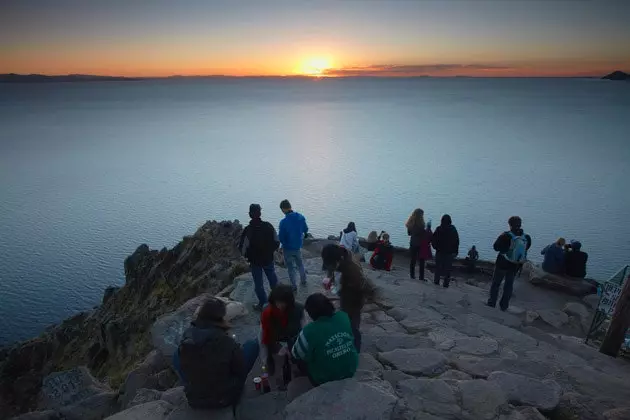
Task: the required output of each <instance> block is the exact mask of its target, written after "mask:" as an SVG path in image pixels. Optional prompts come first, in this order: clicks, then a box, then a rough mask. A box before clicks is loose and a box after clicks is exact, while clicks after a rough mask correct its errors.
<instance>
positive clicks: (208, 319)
mask: <svg viewBox="0 0 630 420" xmlns="http://www.w3.org/2000/svg"><path fill="white" fill-rule="evenodd" d="M225 313H226V309H225V302H223V301H222V300H221V299H217V298H215V297H212V298H210V299H208V300H207V301H205V302H204V303H203V304H202V305H201V306H199V307H198V308H197V311H196V312H195V317H194V321H193V323H194V325H195V326H196V327H198V328H208V327H211V326H215V327H219V328H223V329H226V330H227V329H229V328H230V324H228V323H227V321H225V320H224V319H223V318H224V317H225Z"/></svg>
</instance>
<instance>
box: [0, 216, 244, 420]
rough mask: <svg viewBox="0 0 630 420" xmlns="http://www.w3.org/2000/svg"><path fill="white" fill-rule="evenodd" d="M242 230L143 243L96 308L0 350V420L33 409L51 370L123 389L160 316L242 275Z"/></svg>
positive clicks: (212, 229)
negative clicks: (79, 372) (87, 374)
mask: <svg viewBox="0 0 630 420" xmlns="http://www.w3.org/2000/svg"><path fill="white" fill-rule="evenodd" d="M241 231H242V226H241V225H240V223H239V222H238V221H234V222H216V221H210V222H207V223H205V224H204V225H203V226H201V227H200V228H199V229H198V230H197V232H195V234H194V235H192V236H186V237H184V238H183V239H182V241H181V242H179V243H178V244H177V245H176V246H175V247H173V248H172V249H166V248H164V249H162V250H160V251H157V250H151V249H149V247H148V246H147V245H141V246H139V247H138V249H136V251H135V252H134V253H133V254H132V255H130V256H129V257H128V258H127V259H126V260H125V262H124V266H125V284H124V286H122V287H120V288H118V287H110V288H108V289H106V290H105V293H104V296H103V302H102V304H101V305H100V306H99V307H97V308H96V309H94V310H93V311H88V312H82V313H80V314H78V315H76V316H74V317H72V318H69V319H67V320H65V321H63V322H62V323H61V324H59V325H57V326H53V327H51V328H49V329H48V330H47V331H46V332H44V333H43V334H42V335H40V336H39V337H37V338H34V339H32V340H28V341H26V342H23V343H19V344H17V345H15V346H13V347H12V348H6V349H2V350H0V418H5V417H9V416H11V415H14V414H17V413H20V412H24V411H29V410H32V409H33V408H35V407H36V406H37V404H38V401H37V395H38V392H39V389H40V387H41V384H42V378H44V377H45V376H46V375H48V374H49V373H51V372H55V371H61V370H66V369H69V368H73V367H76V366H81V365H85V366H88V367H89V368H90V370H91V371H92V373H93V374H94V375H95V376H96V377H98V378H100V379H101V380H103V381H104V382H105V383H109V384H110V386H111V387H112V388H114V389H115V388H117V387H118V386H119V385H121V383H122V382H123V381H124V380H125V378H126V375H127V372H128V371H130V370H131V369H132V368H134V367H135V366H136V365H137V364H138V363H139V362H140V361H141V360H143V359H144V357H145V356H146V355H147V354H148V353H149V351H150V350H151V348H152V346H151V344H150V339H149V334H148V330H149V328H150V326H151V325H152V324H153V322H154V321H155V320H156V319H157V318H158V317H159V316H160V315H162V314H164V313H168V312H172V311H173V310H175V309H176V308H178V307H179V306H180V305H181V304H182V303H184V302H186V301H187V300H189V299H190V298H192V297H195V296H197V295H199V294H200V293H202V292H209V293H216V292H218V291H219V290H221V289H222V288H223V287H225V286H226V285H227V284H230V283H231V281H232V279H233V278H234V277H235V276H237V275H239V274H241V273H242V272H243V271H244V270H246V267H247V266H246V265H245V264H244V261H243V260H242V258H241V257H240V255H239V253H238V250H237V246H236V245H237V241H238V239H239V237H240V234H241Z"/></svg>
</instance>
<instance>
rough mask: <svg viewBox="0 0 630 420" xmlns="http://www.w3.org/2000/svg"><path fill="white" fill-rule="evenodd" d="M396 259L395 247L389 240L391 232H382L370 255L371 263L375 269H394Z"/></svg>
mask: <svg viewBox="0 0 630 420" xmlns="http://www.w3.org/2000/svg"><path fill="white" fill-rule="evenodd" d="M393 261H394V247H393V246H392V244H391V242H389V233H387V232H381V234H380V235H379V237H378V241H377V242H376V247H375V248H374V252H373V253H372V257H370V265H371V266H372V268H373V269H375V270H386V271H390V270H391V269H392V262H393Z"/></svg>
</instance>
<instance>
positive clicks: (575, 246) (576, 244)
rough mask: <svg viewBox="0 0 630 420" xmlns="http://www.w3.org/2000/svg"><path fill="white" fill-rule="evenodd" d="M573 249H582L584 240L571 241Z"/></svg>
mask: <svg viewBox="0 0 630 420" xmlns="http://www.w3.org/2000/svg"><path fill="white" fill-rule="evenodd" d="M571 249H572V250H574V251H579V250H580V249H582V242H580V241H571Z"/></svg>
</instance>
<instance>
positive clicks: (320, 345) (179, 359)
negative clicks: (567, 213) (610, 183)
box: [173, 200, 587, 408]
mask: <svg viewBox="0 0 630 420" xmlns="http://www.w3.org/2000/svg"><path fill="white" fill-rule="evenodd" d="M280 209H281V211H282V212H283V213H284V218H283V219H282V221H281V222H280V226H279V233H278V234H276V230H275V228H274V227H273V225H271V224H270V223H269V222H266V221H263V220H262V209H261V206H260V205H258V204H251V205H250V207H249V216H250V218H251V220H250V222H249V224H248V226H246V227H245V229H244V230H243V233H242V236H241V238H240V242H239V249H240V251H241V253H242V254H243V255H244V256H245V257H246V258H247V260H248V261H249V263H250V267H251V273H252V279H253V281H254V290H255V293H256V296H257V299H258V302H257V303H256V304H255V306H254V309H255V310H256V311H260V312H261V315H260V333H259V336H258V337H257V338H255V339H252V340H249V341H246V342H245V343H244V344H242V345H239V344H237V342H236V340H235V338H234V337H231V336H230V335H229V334H228V330H229V328H230V327H229V325H228V323H227V322H225V321H224V317H225V312H226V309H225V303H224V302H223V301H222V300H220V299H210V300H208V301H206V302H205V303H204V304H203V305H202V306H201V307H200V308H199V309H198V311H197V313H196V314H195V316H194V320H193V322H192V324H191V326H190V328H189V329H188V330H186V332H185V333H184V335H183V338H182V341H181V343H180V346H179V348H178V351H177V352H176V354H175V355H174V360H173V361H174V366H175V368H176V370H177V371H178V374H179V375H180V378H181V380H182V382H183V383H184V384H185V392H186V395H187V397H188V401H189V404H190V406H191V407H193V408H220V407H228V406H233V407H234V406H235V405H236V404H237V403H238V401H239V399H240V396H241V393H242V390H243V386H244V384H245V380H246V377H247V375H248V374H249V372H250V371H251V370H252V368H253V366H254V364H255V361H256V360H257V359H259V358H260V360H261V363H262V364H263V367H262V370H263V372H267V373H268V374H270V375H273V374H274V373H275V372H276V370H277V369H276V365H277V360H281V361H282V372H283V378H285V380H286V379H287V376H288V378H289V380H290V381H289V382H288V387H289V391H290V392H289V393H290V394H291V387H292V386H293V389H294V392H293V395H294V396H295V395H297V394H299V393H301V392H305V391H306V390H308V389H310V388H311V387H316V386H319V385H321V384H323V383H326V382H330V381H335V380H341V379H345V378H349V377H352V376H353V375H354V373H355V372H356V369H357V365H358V354H359V352H360V351H361V331H360V324H361V311H362V308H363V306H364V304H365V303H366V302H367V301H369V300H371V299H374V297H375V294H376V289H375V287H374V286H373V285H372V284H371V282H370V281H369V280H368V278H367V277H366V276H365V275H364V273H363V270H362V268H361V266H360V264H358V260H359V258H360V257H359V256H360V255H361V254H362V247H361V246H360V244H359V236H358V233H357V229H356V225H355V223H354V222H350V223H349V224H348V225H347V227H346V228H345V229H343V230H342V231H341V232H340V236H339V242H338V243H329V244H327V245H325V246H323V248H322V250H321V257H322V261H323V264H322V271H326V272H327V273H328V277H327V278H326V279H325V280H326V281H332V282H333V283H336V282H335V274H336V273H338V277H339V281H338V287H335V288H334V289H333V290H334V292H333V293H331V295H332V296H327V295H325V294H322V293H313V294H311V295H309V296H308V298H307V299H306V301H305V302H304V304H302V303H300V302H297V301H296V299H295V292H296V291H297V290H298V283H297V281H298V277H299V280H300V286H305V285H306V270H305V269H304V264H303V261H302V252H301V250H302V247H303V240H304V238H305V237H306V235H307V233H308V225H307V223H306V218H305V217H304V216H303V215H302V214H300V213H298V212H296V211H294V210H293V209H292V207H291V203H290V202H289V201H288V200H283V201H282V202H281V203H280ZM405 227H406V229H407V234H408V235H409V252H410V263H409V276H410V278H411V279H415V278H416V268H418V270H417V273H418V278H419V280H420V281H426V277H425V270H426V262H427V260H431V259H433V258H434V259H435V272H434V283H435V284H436V285H440V283H441V285H442V286H443V287H444V288H448V287H449V284H450V279H451V271H452V267H453V261H454V259H455V258H456V257H457V255H458V254H459V246H460V242H459V234H458V232H457V229H456V227H455V226H454V225H453V221H452V219H451V216H450V215H448V214H445V215H443V216H442V218H441V221H440V225H439V226H438V227H437V228H436V229H435V231H433V230H432V227H431V221H430V220H429V221H428V222H425V219H424V211H423V210H422V209H415V210H414V211H413V212H412V213H411V215H410V216H409V218H408V219H407V222H406V223H405ZM531 245H532V239H531V237H530V236H529V235H527V234H526V233H525V232H524V230H523V227H522V220H521V218H520V217H518V216H513V217H510V219H509V220H508V230H507V231H505V232H502V233H501V234H500V235H499V236H498V237H497V239H496V241H495V242H494V246H493V247H494V250H495V251H496V252H497V258H496V262H495V270H494V274H493V276H492V284H491V288H490V296H489V298H488V301H487V305H488V306H490V307H496V305H497V303H498V304H499V307H500V309H501V310H503V311H506V310H507V309H508V307H509V303H510V299H511V296H512V288H513V284H514V279H515V278H516V276H517V275H518V273H519V271H520V270H521V269H522V267H523V264H524V263H525V262H526V261H527V253H528V251H529V249H530V248H531ZM279 248H281V250H282V255H283V257H284V262H285V264H286V267H287V270H288V274H289V281H290V284H289V285H283V284H278V278H277V275H276V272H275V264H274V260H275V258H274V255H275V253H276V251H277V250H278V249H279ZM580 248H581V244H580V243H579V242H572V243H571V244H570V246H566V244H565V241H564V239H562V238H561V239H559V240H558V241H556V242H555V243H554V244H551V245H549V246H548V247H546V248H545V249H544V250H543V252H542V253H543V254H544V255H545V262H544V263H543V269H545V270H546V271H549V270H552V272H558V273H559V272H562V273H566V274H568V275H571V276H574V277H584V275H585V267H586V260H587V256H586V254H585V253H583V252H582V251H581V250H580ZM367 249H368V251H369V252H371V253H372V254H371V256H370V258H369V264H370V266H371V268H372V269H375V270H388V271H389V270H391V269H392V263H393V258H394V247H393V245H392V244H391V242H390V235H389V234H388V233H387V232H384V231H382V232H381V233H380V234H379V235H376V232H372V233H370V235H369V236H368V240H367ZM433 251H435V256H433ZM478 260H479V253H478V251H477V249H476V247H475V246H473V247H472V248H471V249H470V250H469V252H468V255H467V257H466V260H465V261H466V265H467V267H468V269H469V270H474V269H475V265H476V263H477V261H478ZM263 274H264V275H265V276H266V277H267V281H268V283H269V287H270V290H271V292H270V294H269V296H267V295H266V292H265V287H264V283H263ZM502 285H503V293H502V295H501V299H500V300H499V291H500V289H501V286H502ZM332 300H338V301H339V305H338V306H339V310H336V309H335V305H334V304H333V301H332ZM305 312H306V313H307V314H308V316H309V318H310V319H311V321H312V322H310V323H307V321H306V317H305ZM287 372H288V374H287ZM295 390H298V391H295Z"/></svg>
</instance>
